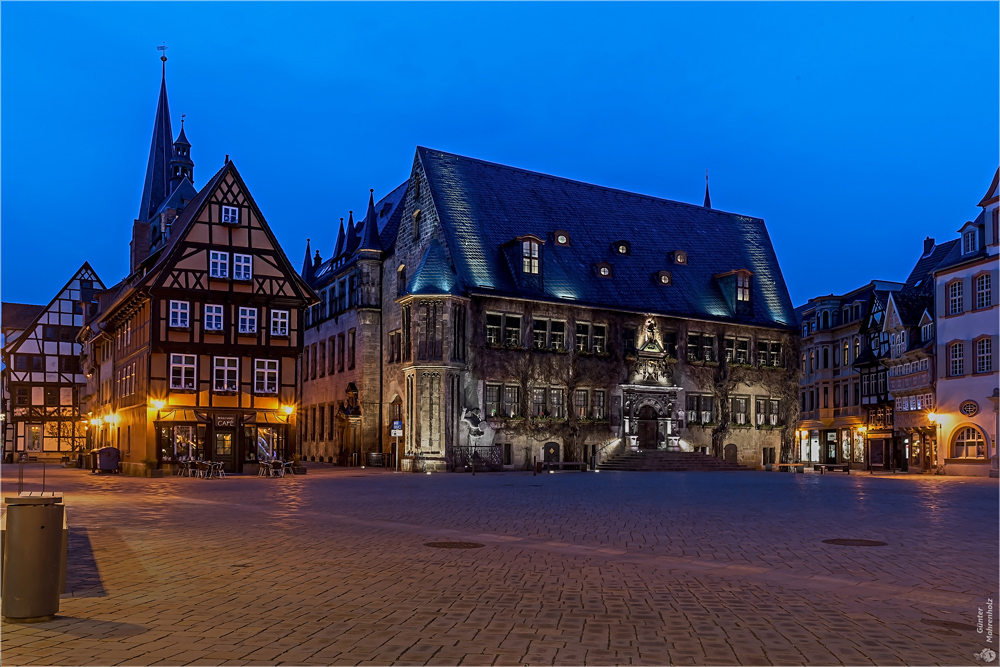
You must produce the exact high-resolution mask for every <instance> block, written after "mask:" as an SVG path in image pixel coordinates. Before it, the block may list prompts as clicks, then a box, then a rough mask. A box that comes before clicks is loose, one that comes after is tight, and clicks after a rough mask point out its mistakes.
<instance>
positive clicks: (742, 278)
mask: <svg viewBox="0 0 1000 667" xmlns="http://www.w3.org/2000/svg"><path fill="white" fill-rule="evenodd" d="M736 300H737V301H749V300H750V276H748V275H747V274H745V273H738V274H736Z"/></svg>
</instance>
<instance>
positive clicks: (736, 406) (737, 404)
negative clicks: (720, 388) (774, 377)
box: [733, 396, 750, 424]
mask: <svg viewBox="0 0 1000 667" xmlns="http://www.w3.org/2000/svg"><path fill="white" fill-rule="evenodd" d="M749 403H750V399H748V398H744V397H739V396H737V397H735V398H733V421H734V422H736V423H737V424H747V423H748V419H747V407H748V404H749Z"/></svg>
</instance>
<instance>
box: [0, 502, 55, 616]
mask: <svg viewBox="0 0 1000 667" xmlns="http://www.w3.org/2000/svg"><path fill="white" fill-rule="evenodd" d="M6 502H7V514H6V516H4V524H5V526H4V528H5V530H4V540H3V580H2V582H0V583H2V587H3V597H2V600H0V614H2V615H3V617H4V619H6V620H8V621H13V622H15V623H16V622H22V623H30V622H34V621H45V620H51V619H52V618H54V617H55V615H56V613H57V612H58V611H59V594H60V593H61V592H62V588H63V581H64V577H65V572H64V568H65V567H66V561H65V558H64V557H65V549H66V536H65V534H64V531H63V526H64V523H65V518H66V506H65V505H64V504H63V497H62V494H61V493H53V492H51V491H49V492H34V493H22V494H20V495H17V496H13V497H8V498H6Z"/></svg>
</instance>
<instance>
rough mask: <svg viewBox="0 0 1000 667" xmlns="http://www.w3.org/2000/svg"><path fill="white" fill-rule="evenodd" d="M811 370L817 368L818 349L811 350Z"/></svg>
mask: <svg viewBox="0 0 1000 667" xmlns="http://www.w3.org/2000/svg"><path fill="white" fill-rule="evenodd" d="M809 370H810V371H814V370H816V350H809Z"/></svg>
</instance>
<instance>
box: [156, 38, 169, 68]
mask: <svg viewBox="0 0 1000 667" xmlns="http://www.w3.org/2000/svg"><path fill="white" fill-rule="evenodd" d="M169 48H170V47H169V46H167V43H166V42H163V45H162V46H158V47H156V50H157V51H160V60H162V61H163V62H164V63H165V62H167V49H169ZM164 67H166V65H164Z"/></svg>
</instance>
